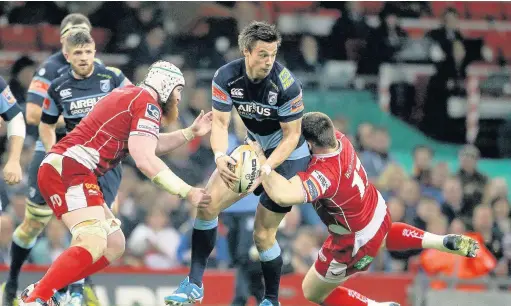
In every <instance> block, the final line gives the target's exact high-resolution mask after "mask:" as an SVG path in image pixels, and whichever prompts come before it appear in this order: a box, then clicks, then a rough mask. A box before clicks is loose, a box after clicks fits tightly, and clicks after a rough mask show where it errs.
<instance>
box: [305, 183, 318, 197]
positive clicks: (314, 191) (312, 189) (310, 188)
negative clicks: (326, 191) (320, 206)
mask: <svg viewBox="0 0 511 306" xmlns="http://www.w3.org/2000/svg"><path fill="white" fill-rule="evenodd" d="M305 185H306V188H305V190H306V191H307V193H308V194H309V199H310V200H311V201H314V200H315V199H317V198H318V196H319V192H318V188H317V187H316V184H314V182H313V181H312V180H311V179H308V180H306V181H305Z"/></svg>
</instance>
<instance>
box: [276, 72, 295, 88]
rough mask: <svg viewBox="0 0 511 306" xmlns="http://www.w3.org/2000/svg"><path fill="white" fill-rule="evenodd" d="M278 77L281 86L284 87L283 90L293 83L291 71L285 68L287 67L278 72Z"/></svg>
mask: <svg viewBox="0 0 511 306" xmlns="http://www.w3.org/2000/svg"><path fill="white" fill-rule="evenodd" d="M279 79H280V82H281V83H282V87H283V88H284V90H286V89H288V88H289V87H291V85H293V83H294V82H295V79H294V78H293V76H292V75H291V72H289V70H287V68H284V70H282V71H281V72H280V74H279Z"/></svg>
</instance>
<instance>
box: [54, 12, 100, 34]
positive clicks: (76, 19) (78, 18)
mask: <svg viewBox="0 0 511 306" xmlns="http://www.w3.org/2000/svg"><path fill="white" fill-rule="evenodd" d="M84 23H85V24H86V25H87V26H89V29H92V24H91V23H90V20H89V18H87V16H85V15H83V14H79V13H73V14H69V15H67V16H66V17H64V19H62V22H61V23H60V35H62V34H64V33H62V30H64V28H65V27H66V26H67V25H68V24H71V25H77V24H84Z"/></svg>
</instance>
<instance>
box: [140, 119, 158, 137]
mask: <svg viewBox="0 0 511 306" xmlns="http://www.w3.org/2000/svg"><path fill="white" fill-rule="evenodd" d="M137 130H139V131H144V132H149V133H151V134H154V135H158V134H159V132H160V127H159V126H158V124H156V123H154V122H152V121H150V120H147V119H138V123H137Z"/></svg>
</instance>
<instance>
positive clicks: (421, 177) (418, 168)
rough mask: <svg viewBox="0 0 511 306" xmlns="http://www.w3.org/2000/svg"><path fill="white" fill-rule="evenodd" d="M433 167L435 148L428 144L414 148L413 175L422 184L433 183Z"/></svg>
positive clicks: (428, 184)
mask: <svg viewBox="0 0 511 306" xmlns="http://www.w3.org/2000/svg"><path fill="white" fill-rule="evenodd" d="M432 167H433V150H432V149H431V148H430V147H428V146H426V145H419V146H416V147H415V148H414V149H413V177H414V178H415V179H416V180H417V181H419V183H420V184H421V185H423V186H424V185H425V186H430V185H431V169H432Z"/></svg>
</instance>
